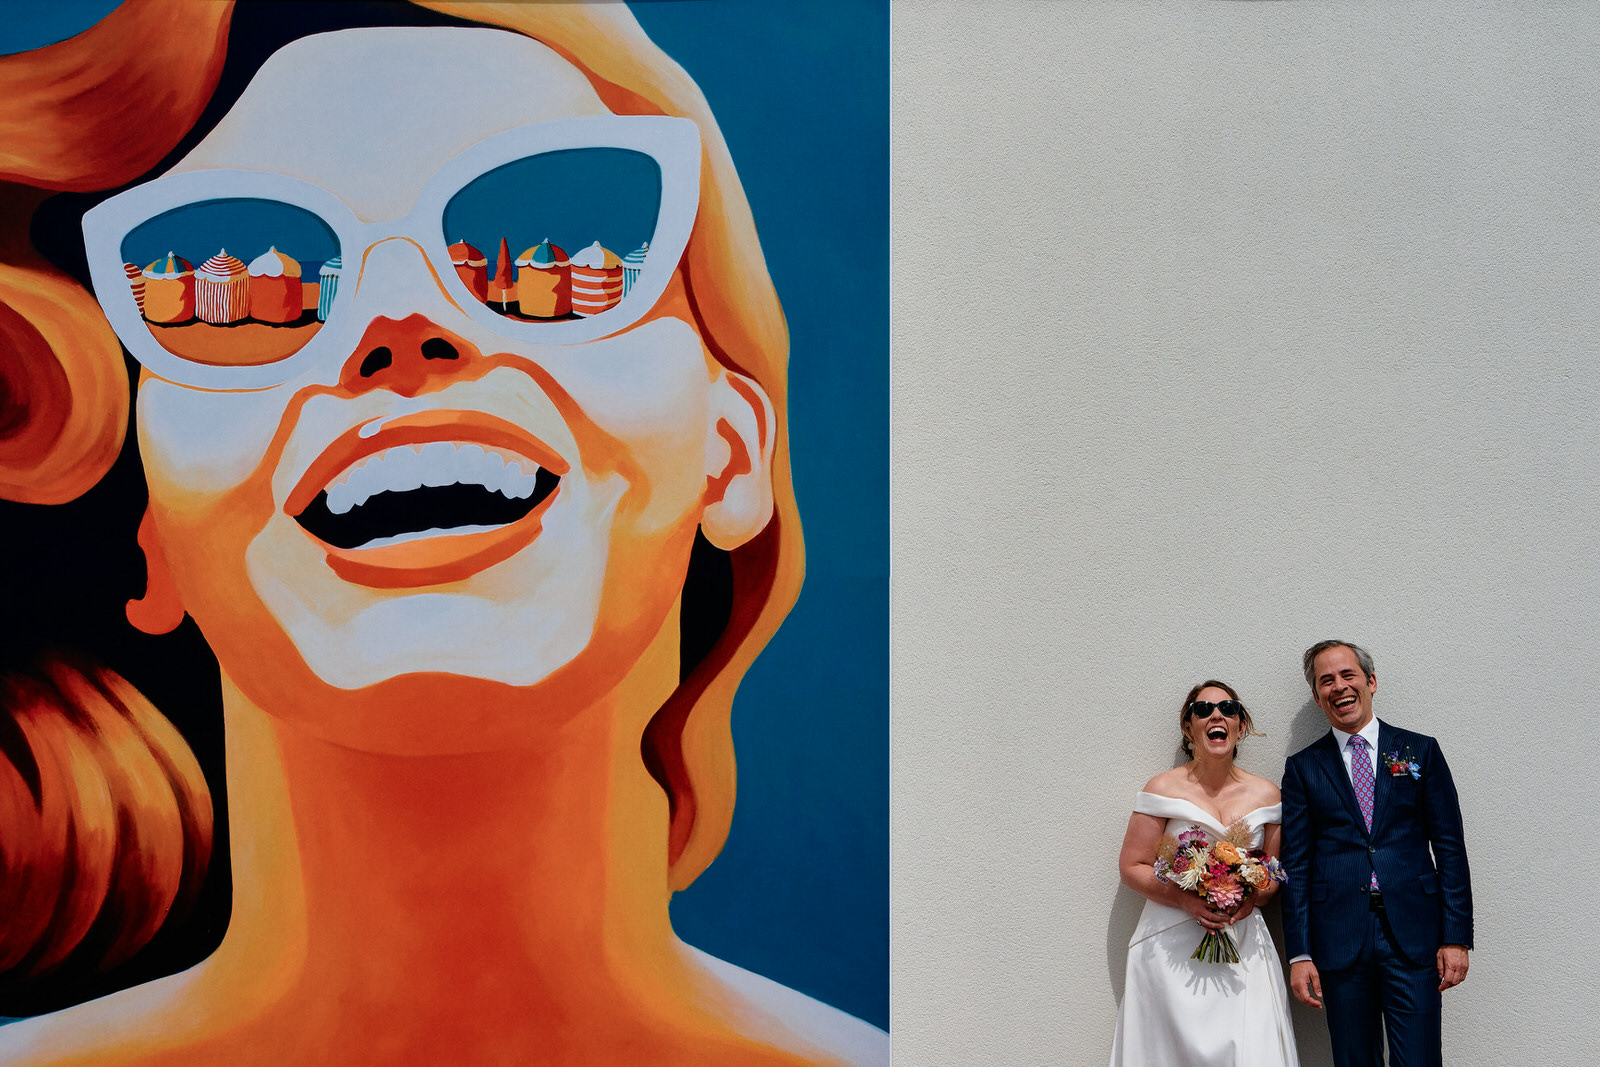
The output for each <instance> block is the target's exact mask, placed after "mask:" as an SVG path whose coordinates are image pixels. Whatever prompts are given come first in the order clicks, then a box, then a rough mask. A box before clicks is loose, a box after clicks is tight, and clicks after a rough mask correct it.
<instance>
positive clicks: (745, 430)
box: [700, 370, 777, 551]
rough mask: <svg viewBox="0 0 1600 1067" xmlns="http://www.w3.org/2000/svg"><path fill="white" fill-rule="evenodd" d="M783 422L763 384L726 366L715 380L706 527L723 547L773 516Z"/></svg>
mask: <svg viewBox="0 0 1600 1067" xmlns="http://www.w3.org/2000/svg"><path fill="white" fill-rule="evenodd" d="M776 428H777V417H776V416H775V415H774V414H773V410H772V401H771V400H769V399H768V398H767V394H766V392H765V391H764V390H762V388H761V386H759V385H757V384H756V383H755V382H754V381H752V380H751V379H749V378H746V377H745V376H744V375H742V374H735V373H734V372H733V371H729V370H724V371H723V372H722V374H721V376H720V377H719V378H718V379H717V381H716V382H715V383H714V384H713V386H712V399H711V409H710V412H709V415H708V427H707V430H708V439H707V441H706V459H707V462H706V508H705V512H704V513H703V514H702V515H701V517H700V529H701V530H702V531H703V532H704V533H705V535H706V540H707V541H710V542H711V543H712V544H713V545H715V546H716V547H718V548H720V549H722V550H723V551H731V550H732V549H735V548H738V547H739V546H740V545H742V544H744V543H745V542H746V541H748V540H750V539H751V538H752V537H754V536H755V535H756V534H758V533H760V532H761V531H762V530H763V529H765V528H766V525H767V523H768V522H769V521H770V520H771V519H772V447H773V438H774V436H775V431H776Z"/></svg>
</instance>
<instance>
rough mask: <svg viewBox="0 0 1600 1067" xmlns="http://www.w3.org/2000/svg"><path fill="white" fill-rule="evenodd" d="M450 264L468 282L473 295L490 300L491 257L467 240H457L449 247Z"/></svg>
mask: <svg viewBox="0 0 1600 1067" xmlns="http://www.w3.org/2000/svg"><path fill="white" fill-rule="evenodd" d="M449 252H450V265H451V266H452V267H454V268H455V269H456V275H457V276H458V277H459V278H460V279H461V280H462V281H463V282H465V283H466V286H467V288H468V289H469V290H470V291H471V292H472V295H473V296H475V297H477V298H478V299H479V300H480V301H482V302H484V303H487V302H488V300H489V257H488V256H485V255H484V254H483V253H482V252H481V251H479V250H478V249H477V248H475V247H473V246H472V245H469V244H467V242H465V241H457V242H456V243H455V244H453V245H451V246H450V248H449Z"/></svg>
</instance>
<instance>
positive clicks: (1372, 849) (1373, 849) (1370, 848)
mask: <svg viewBox="0 0 1600 1067" xmlns="http://www.w3.org/2000/svg"><path fill="white" fill-rule="evenodd" d="M1367 851H1368V852H1377V851H1378V846H1377V845H1368V846H1367Z"/></svg>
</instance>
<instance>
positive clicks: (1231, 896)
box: [1206, 875, 1244, 911]
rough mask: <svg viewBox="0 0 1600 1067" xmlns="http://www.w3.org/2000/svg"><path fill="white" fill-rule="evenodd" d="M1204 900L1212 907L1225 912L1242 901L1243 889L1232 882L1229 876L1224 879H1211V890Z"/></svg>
mask: <svg viewBox="0 0 1600 1067" xmlns="http://www.w3.org/2000/svg"><path fill="white" fill-rule="evenodd" d="M1206 898H1207V899H1208V900H1210V901H1211V906H1212V907H1214V908H1217V909H1219V910H1222V911H1226V910H1227V909H1228V908H1231V907H1233V906H1234V905H1235V904H1237V903H1239V901H1240V900H1242V899H1244V889H1243V888H1242V887H1241V886H1240V885H1239V883H1238V882H1236V881H1234V879H1233V877H1232V876H1231V875H1229V876H1227V877H1224V878H1213V879H1212V880H1211V889H1210V891H1209V892H1208V893H1207V894H1206Z"/></svg>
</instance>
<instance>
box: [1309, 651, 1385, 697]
mask: <svg viewBox="0 0 1600 1067" xmlns="http://www.w3.org/2000/svg"><path fill="white" fill-rule="evenodd" d="M1330 648H1348V649H1349V650H1350V651H1351V652H1354V653H1355V654H1356V662H1357V663H1358V664H1360V665H1361V672H1362V673H1363V674H1365V675H1366V676H1367V677H1368V678H1371V677H1372V676H1373V675H1375V674H1377V673H1378V669H1377V668H1376V667H1374V666H1373V665H1372V653H1371V652H1368V651H1367V650H1366V649H1364V648H1362V647H1361V646H1360V645H1352V644H1351V643H1350V642H1349V641H1318V642H1317V643H1316V644H1314V645H1312V646H1311V647H1310V648H1308V649H1306V654H1305V655H1304V656H1302V657H1300V666H1301V669H1303V670H1304V671H1305V672H1306V684H1307V685H1309V686H1310V687H1311V691H1312V692H1313V693H1315V692H1316V691H1317V680H1316V679H1315V678H1313V677H1312V676H1311V665H1312V664H1314V663H1316V662H1317V657H1318V656H1320V655H1322V654H1323V653H1324V652H1326V651H1328V649H1330Z"/></svg>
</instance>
